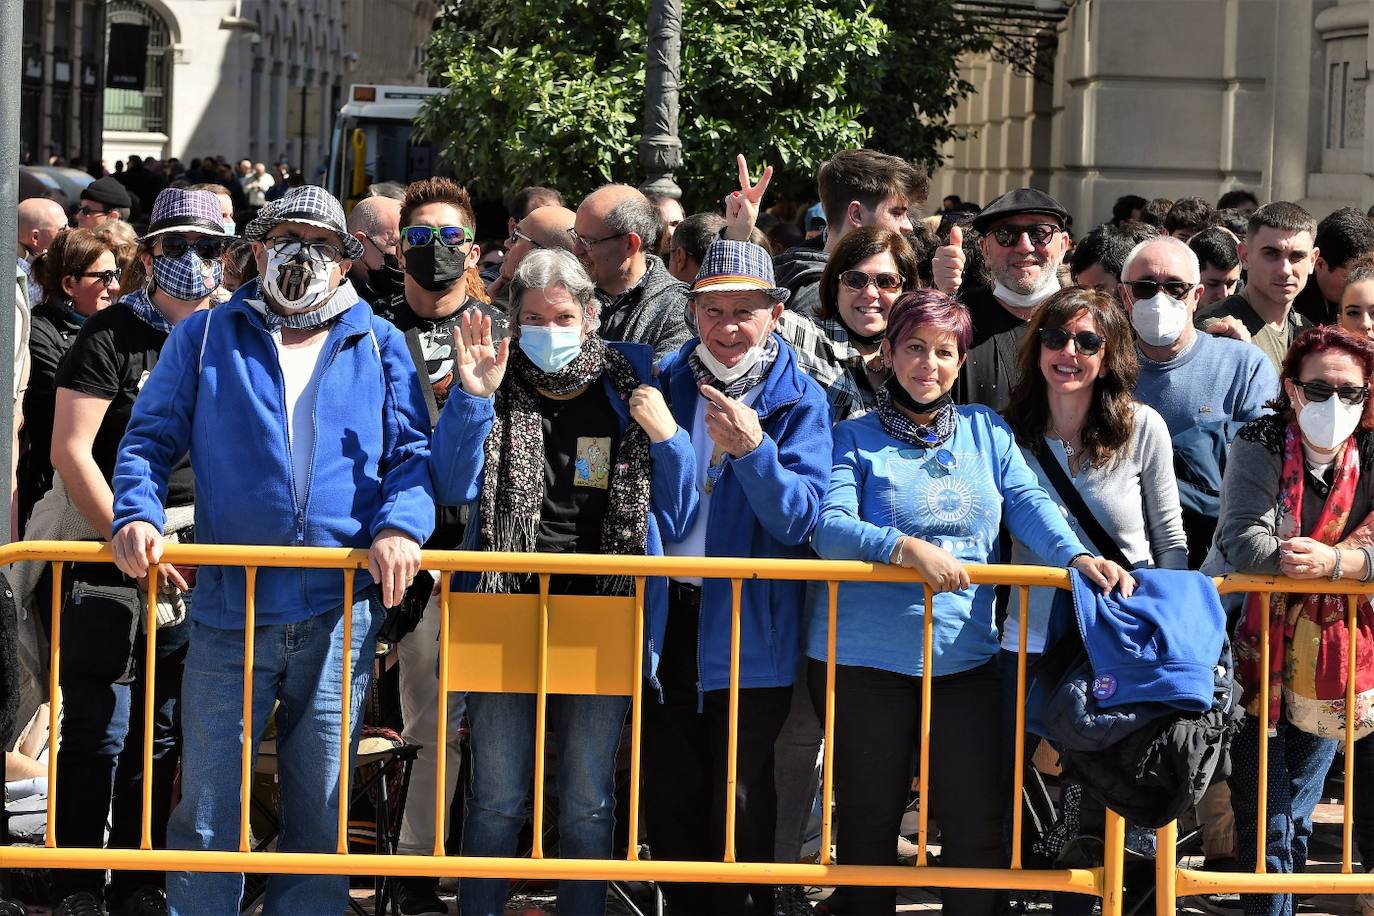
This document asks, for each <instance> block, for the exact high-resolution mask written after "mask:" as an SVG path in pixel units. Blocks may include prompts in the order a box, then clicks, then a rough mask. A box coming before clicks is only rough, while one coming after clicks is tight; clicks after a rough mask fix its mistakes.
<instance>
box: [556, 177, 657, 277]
mask: <svg viewBox="0 0 1374 916" xmlns="http://www.w3.org/2000/svg"><path fill="white" fill-rule="evenodd" d="M574 231H576V233H577V237H578V239H580V241H579V242H578V243H577V245H576V247H575V249H574V251H573V253H574V254H576V255H577V256H578V258H580V259H581V260H582V263H583V265H584V266H585V267H586V268H587V272H588V273H589V274H591V276H592V279H593V280H594V281H595V282H596V286H597V288H598V289H600V290H601V291H602V292H604V293H606V294H607V295H611V296H615V295H619V294H620V293H622V292H624V291H625V290H627V289H629V288H630V287H632V286H634V285H635V284H636V283H638V282H639V278H640V277H642V276H644V271H645V270H646V269H647V262H646V261H645V248H646V247H648V246H649V245H652V244H653V243H654V241H655V240H656V239H657V238H658V211H656V210H655V209H654V205H653V204H651V203H650V202H649V198H647V197H645V196H644V195H643V194H642V193H640V191H639V190H638V189H637V188H632V187H630V186H629V185H624V184H608V185H603V186H602V187H600V188H597V189H596V190H595V191H593V192H592V193H590V194H588V195H587V196H586V198H584V199H583V201H582V203H581V204H580V205H579V206H578V208H577V214H576V218H575V222H574Z"/></svg>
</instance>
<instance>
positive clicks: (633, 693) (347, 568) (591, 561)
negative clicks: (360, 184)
mask: <svg viewBox="0 0 1374 916" xmlns="http://www.w3.org/2000/svg"><path fill="white" fill-rule="evenodd" d="M110 559H111V557H110V552H109V550H108V548H106V547H104V546H103V545H100V544H96V543H88V542H75V543H73V542H22V543H18V544H10V545H6V546H4V547H0V563H11V562H14V561H17V560H41V561H46V562H51V563H52V567H53V571H54V577H53V591H52V621H53V625H52V651H51V672H50V691H51V696H52V703H53V708H52V721H53V722H54V723H55V722H57V721H58V720H59V713H60V709H59V706H60V697H59V693H58V689H57V686H58V670H59V666H60V664H61V629H60V627H61V594H62V587H61V575H62V563H63V562H65V561H83V562H109V561H110ZM163 560H164V562H172V563H178V564H187V565H219V566H242V567H244V568H245V569H246V574H247V575H246V579H247V594H246V598H245V620H246V625H247V633H246V638H245V641H244V642H245V645H244V661H243V668H244V684H243V704H244V709H245V713H247V712H248V711H249V710H251V708H252V677H251V673H252V659H253V625H254V620H255V610H256V609H255V607H254V601H253V590H254V583H255V581H256V575H257V570H258V569H259V568H261V567H286V568H311V569H338V570H340V571H341V575H342V576H343V578H344V583H345V588H346V592H347V593H351V590H352V583H353V579H354V576H355V574H356V572H357V570H359V569H365V568H366V565H367V555H366V552H365V551H361V550H346V549H332V548H278V547H225V546H212V545H203V544H199V545H198V544H187V545H169V546H168V547H167V548H166V552H165V554H164V557H163ZM422 567H423V568H425V569H430V570H436V571H442V572H446V573H447V572H460V571H461V572H528V573H534V574H536V575H538V576H539V592H538V594H537V595H486V594H481V595H478V594H472V593H454V592H452V591H451V589H450V586H449V581H448V580H449V577H448V576H447V575H445V576H441V577H440V578H441V583H442V584H441V606H442V607H444V608H445V609H446V613H445V614H444V615H443V617H442V618H441V621H440V650H439V674H438V676H439V683H440V690H439V697H438V709H439V711H440V714H439V715H438V716H437V721H438V728H439V732H438V735H437V745H438V746H439V747H443V746H444V744H445V741H446V735H445V730H446V724H447V715H445V714H444V711H445V710H446V709H447V703H448V693H449V692H450V691H466V690H486V691H506V692H522V693H534V694H535V695H536V697H537V701H536V703H537V705H536V710H537V713H536V723H537V724H536V734H535V758H534V759H535V778H534V785H535V801H534V830H533V836H534V849H533V851H532V854H531V857H530V858H479V857H467V856H444V854H443V840H442V831H436V833H437V834H438V836H436V840H435V848H434V854H433V855H432V856H418V855H394V856H390V855H376V854H355V853H350V852H348V849H347V845H346V844H347V835H348V832H347V830H346V829H345V828H346V818H347V805H346V804H341V805H340V811H339V825H338V837H339V842H338V848H337V850H336V851H335V852H333V853H285V852H250V851H249V843H248V838H249V831H248V807H249V806H248V804H247V799H246V798H245V799H243V801H242V804H241V821H240V825H239V844H238V850H237V851H224V852H213V851H199V850H197V851H184V850H161V849H159V850H154V849H152V846H151V842H150V837H151V834H152V830H151V824H150V818H151V805H150V803H149V796H150V793H151V788H152V787H151V780H146V779H145V780H144V786H143V790H144V809H143V810H144V815H143V818H144V819H143V824H142V831H143V832H142V842H141V848H140V849H136V850H135V849H68V848H59V847H58V846H57V844H56V839H55V836H54V833H53V831H54V824H55V822H56V811H57V806H58V805H59V804H61V798H60V795H59V791H58V790H59V786H58V785H57V780H56V767H57V758H58V755H59V754H60V753H61V748H60V747H59V743H58V741H57V740H56V739H57V735H56V734H54V738H53V741H52V744H51V752H50V756H49V761H48V775H49V786H48V833H47V836H46V839H45V845H44V846H43V847H22V846H21V847H0V868H15V867H33V868H99V869H105V868H114V869H132V870H137V869H148V870H168V871H209V872H242V871H249V872H255V873H265V874H348V875H398V876H403V875H433V876H465V877H524V878H543V879H610V880H639V881H693V882H729V883H752V884H807V885H821V886H832V885H876V886H894V887H939V888H1000V889H1007V890H1037V891H1057V892H1064V893H1075V894H1087V895H1092V896H1096V897H1100V898H1102V912H1103V914H1104V916H1119V914H1120V913H1121V903H1122V899H1121V898H1122V869H1123V863H1124V854H1125V853H1124V837H1125V823H1124V821H1123V820H1122V819H1121V818H1120V817H1119V816H1118V815H1116V814H1115V813H1114V812H1111V811H1109V812H1108V813H1107V834H1106V840H1107V842H1106V854H1105V855H1106V862H1105V864H1104V865H1103V866H1102V867H1100V868H1090V869H1043V870H1036V869H1027V868H1024V867H1022V862H1021V853H1020V849H1021V834H1022V829H1023V818H1022V814H1021V811H1022V803H1021V798H1022V788H1023V778H1022V777H1023V771H1024V765H1025V747H1024V741H1023V738H1022V736H1023V735H1024V734H1025V727H1024V726H1025V710H1024V706H1025V703H1024V700H1025V695H1026V678H1027V675H1026V657H1025V653H1026V628H1025V627H1022V628H1021V637H1020V639H1021V642H1020V652H1019V658H1018V661H1017V678H1016V682H1017V683H1016V689H1017V698H1018V702H1017V710H1018V712H1017V723H1016V724H1017V729H1016V735H1017V742H1016V749H1015V768H1014V771H1013V783H1014V784H1013V795H1012V798H1011V799H1009V802H1010V803H1011V810H1012V811H1013V812H1014V815H1013V824H1012V831H1013V837H1012V847H1011V848H1012V853H1011V865H1010V868H1008V869H991V868H949V867H939V866H932V865H930V864H928V863H929V859H928V839H929V835H928V812H929V809H930V805H929V804H928V803H927V799H926V794H927V792H928V791H929V790H930V787H931V780H930V753H929V745H930V741H929V735H930V723H931V685H932V674H931V671H930V667H929V666H926V668H925V675H924V677H923V678H922V684H921V697H922V703H921V721H920V732H919V734H920V736H921V739H922V740H921V752H920V760H919V775H920V784H919V793H920V803H919V824H918V844H917V856H916V863H915V865H914V866H897V865H891V866H864V865H842V864H836V863H834V862H833V861H832V860H831V857H830V846H831V837H832V832H833V824H832V822H831V816H830V808H831V805H830V802H831V800H832V799H833V796H834V764H833V752H832V747H833V740H832V738H833V735H834V728H835V660H834V659H835V639H836V620H837V596H838V590H839V583H841V582H859V581H863V582H911V583H913V584H917V583H918V580H917V579H916V577H915V575H914V574H913V573H912V572H911V571H910V570H907V569H903V568H900V567H893V566H888V565H883V564H868V563H858V562H841V561H823V560H810V561H805V560H770V559H718V558H690V557H624V556H598V555H555V554H496V553H473V552H463V551H425V552H424V555H423V559H422ZM560 574H574V575H629V576H632V577H634V583H635V588H634V595H633V597H629V598H585V597H565V596H557V595H554V596H551V595H550V594H549V577H550V576H552V575H560ZM669 575H693V576H702V577H705V578H717V579H729V580H731V595H732V605H733V607H732V615H731V632H730V648H731V660H730V684H729V691H730V694H729V708H730V731H729V741H728V752H727V791H726V793H725V795H726V802H725V803H726V813H725V834H726V837H725V839H726V844H725V849H726V852H725V856H724V858H725V861H723V862H705V861H698V862H664V861H644V860H640V859H639V858H638V855H637V851H636V848H635V847H636V844H635V843H634V842H631V843H630V844H629V846H630V850H629V853H628V857H627V858H626V859H607V860H573V859H552V858H545V856H544V851H543V848H542V843H541V835H542V832H543V831H542V826H543V808H544V806H543V786H544V779H543V774H544V757H545V727H544V723H545V705H546V700H547V697H548V694H550V693H561V692H567V693H597V694H617V695H628V696H630V697H631V733H632V744H631V757H630V780H629V785H630V805H629V812H630V813H629V818H630V822H629V831H630V832H629V835H630V836H631V837H632V838H633V837H636V836H637V835H638V817H639V782H640V779H639V776H640V743H641V722H642V705H643V702H644V697H643V692H642V688H643V682H644V678H643V671H642V664H643V662H642V659H643V654H642V650H641V647H642V645H643V643H644V637H643V616H644V615H643V601H644V591H645V584H646V578H647V577H649V576H669ZM969 575H970V578H971V579H972V581H973V582H975V583H979V584H999V585H1009V586H1013V587H1016V588H1018V589H1019V590H1020V594H1021V601H1022V605H1021V606H1022V607H1026V606H1028V605H1029V589H1030V588H1031V587H1035V586H1042V587H1053V588H1065V587H1067V585H1068V575H1067V573H1066V572H1065V571H1064V570H1062V569H1052V568H1045V567H1033V566H1020V567H1017V566H972V567H969ZM745 579H774V580H792V581H818V582H823V583H826V586H827V588H828V590H829V602H828V607H829V622H828V637H827V640H828V645H829V649H830V651H829V658H830V661H829V663H828V664H827V666H826V668H827V671H826V690H825V696H826V704H825V714H824V716H823V725H824V730H825V753H824V762H823V771H822V792H823V797H824V800H825V804H824V806H823V811H824V815H823V823H822V835H821V860H820V863H819V864H814V865H811V864H795V863H753V862H750V863H745V862H737V861H735V855H734V844H733V837H734V832H735V830H734V828H735V795H734V791H733V786H734V782H735V767H736V751H737V746H738V708H739V689H740V688H739V657H740V596H741V588H742V583H743V580H745ZM155 586H156V583H155V582H154V583H152V585H151V586H150V593H151V594H155V593H156V587H155ZM923 587H924V586H923ZM924 588H925V591H926V594H925V599H926V606H927V607H929V606H930V601H931V594H930V591H929V588H928V587H924ZM155 610H156V607H155V604H154V602H153V600H152V599H150V600H149V603H148V610H147V621H146V634H147V645H148V657H147V673H146V677H147V678H148V679H149V680H151V679H152V678H153V676H154V666H155V664H156V658H155V653H154V652H153V651H152V648H153V642H154V638H155V635H156V627H157V620H156V614H155ZM343 621H344V628H345V631H344V640H345V641H344V645H351V635H352V633H351V630H352V617H351V615H349V614H345V615H343ZM931 642H932V628H931V627H930V626H929V617H928V616H927V617H926V621H925V626H924V627H923V643H924V648H925V657H926V658H929V657H930V656H931V654H932V653H931ZM349 656H350V653H347V652H345V653H344V666H343V669H344V670H343V671H342V683H343V684H344V691H343V695H344V696H345V697H347V696H348V695H349V688H348V685H349V683H350V681H351V674H350V671H349V666H350V664H349V663H350V659H349ZM146 694H147V699H146V703H147V704H149V705H151V703H152V691H146ZM348 715H349V713H348V704H347V703H345V704H344V707H343V716H344V720H343V728H342V730H341V735H342V740H343V741H345V742H346V741H348V736H349V733H350V728H349V722H348ZM251 719H252V717H251V715H249V714H245V716H244V733H243V759H242V762H241V772H240V778H241V780H242V784H243V786H244V787H245V788H244V792H245V793H246V792H247V787H249V786H251V774H252V759H251V753H252V737H253V736H252V735H251V733H250V730H251ZM144 720H145V722H148V723H151V722H152V721H153V715H152V710H151V708H146V709H145V717H144ZM993 727H996V726H995V725H994V726H993ZM143 755H144V767H145V771H151V760H152V732H151V729H145V733H144V735H143ZM437 760H438V767H439V772H438V774H437V779H436V780H435V784H436V792H435V799H434V805H435V815H436V817H435V823H436V824H442V823H444V816H445V813H446V812H445V806H444V792H443V787H444V782H445V780H444V772H443V768H444V755H443V754H440V755H438V758H437ZM349 763H350V761H349V754H348V753H347V746H345V753H343V754H342V755H341V760H340V773H339V781H340V790H339V797H340V798H341V799H347V798H348V797H349V792H348V785H349V776H350V766H349ZM936 788H937V790H938V787H936ZM1190 880H1192V879H1191V878H1190V877H1189V876H1188V875H1187V874H1186V873H1180V877H1179V887H1180V892H1184V891H1183V888H1185V887H1191V886H1192V885H1189V884H1188V882H1189V881H1190ZM1371 880H1374V879H1371Z"/></svg>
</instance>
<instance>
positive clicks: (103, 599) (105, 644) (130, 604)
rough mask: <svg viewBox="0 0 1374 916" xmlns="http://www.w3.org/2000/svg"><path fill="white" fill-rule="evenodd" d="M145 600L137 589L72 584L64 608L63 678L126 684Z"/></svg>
mask: <svg viewBox="0 0 1374 916" xmlns="http://www.w3.org/2000/svg"><path fill="white" fill-rule="evenodd" d="M147 600H148V598H147V596H146V595H145V594H144V593H143V592H141V591H139V590H138V589H137V588H135V587H133V586H127V585H90V584H88V583H85V582H75V583H73V584H72V590H71V594H69V595H68V596H67V601H66V603H65V604H63V605H62V671H61V673H62V675H63V676H67V675H70V676H74V677H80V678H82V679H83V680H100V681H108V682H109V683H111V684H128V683H129V682H131V681H132V680H133V679H134V644H135V642H136V640H137V639H138V631H139V620H140V619H141V618H142V616H143V615H144V614H145V613H146V612H147Z"/></svg>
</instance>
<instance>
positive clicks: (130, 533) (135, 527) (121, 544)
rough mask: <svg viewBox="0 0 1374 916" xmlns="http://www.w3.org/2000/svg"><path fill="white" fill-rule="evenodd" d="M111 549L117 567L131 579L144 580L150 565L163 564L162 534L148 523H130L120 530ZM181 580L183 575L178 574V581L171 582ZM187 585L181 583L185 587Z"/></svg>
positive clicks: (112, 542)
mask: <svg viewBox="0 0 1374 916" xmlns="http://www.w3.org/2000/svg"><path fill="white" fill-rule="evenodd" d="M110 547H111V548H112V549H113V551H114V561H115V565H116V566H118V567H119V571H120V572H122V573H124V575H126V576H128V577H129V578H131V579H142V578H143V577H144V576H146V575H148V567H149V566H150V565H152V564H155V563H161V562H162V532H160V531H158V530H157V529H156V528H154V527H153V526H152V525H150V524H148V523H147V522H130V523H129V524H127V525H125V526H124V527H123V528H120V529H119V533H118V534H116V535H115V536H114V540H112V541H110ZM164 574H165V573H164ZM168 578H169V579H170V578H171V577H170V576H169V577H168ZM180 579H181V574H180V573H176V579H172V580H171V581H173V582H176V581H177V580H180ZM185 584H186V583H185V582H182V583H181V585H182V586H183V587H184V586H185Z"/></svg>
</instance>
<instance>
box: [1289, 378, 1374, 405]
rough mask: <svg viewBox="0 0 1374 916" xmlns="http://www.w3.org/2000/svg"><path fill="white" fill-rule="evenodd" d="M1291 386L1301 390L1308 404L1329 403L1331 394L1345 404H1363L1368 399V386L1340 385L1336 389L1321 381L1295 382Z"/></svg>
mask: <svg viewBox="0 0 1374 916" xmlns="http://www.w3.org/2000/svg"><path fill="white" fill-rule="evenodd" d="M1293 384H1294V385H1296V386H1298V387H1299V388H1301V389H1302V394H1303V397H1305V398H1307V401H1308V403H1309V404H1320V403H1321V402H1323V401H1329V400H1331V395H1333V394H1334V395H1336V396H1337V397H1338V398H1340V399H1341V402H1342V403H1345V404H1363V403H1364V401H1365V398H1367V397H1369V386H1368V385H1341V386H1339V387H1336V386H1333V385H1330V384H1328V383H1327V382H1323V381H1313V382H1298V381H1295V382H1293Z"/></svg>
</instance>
